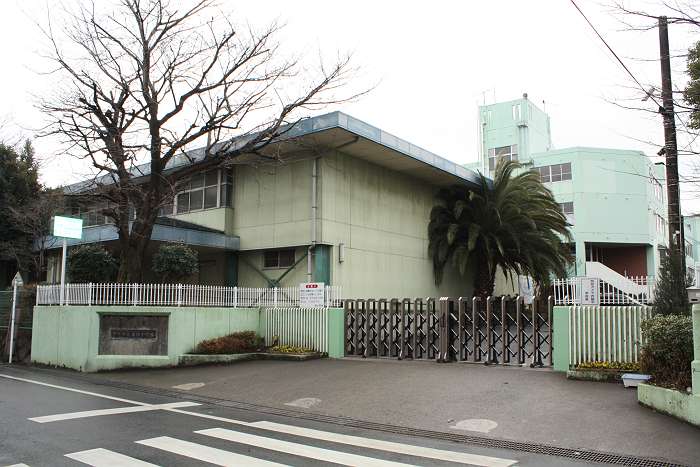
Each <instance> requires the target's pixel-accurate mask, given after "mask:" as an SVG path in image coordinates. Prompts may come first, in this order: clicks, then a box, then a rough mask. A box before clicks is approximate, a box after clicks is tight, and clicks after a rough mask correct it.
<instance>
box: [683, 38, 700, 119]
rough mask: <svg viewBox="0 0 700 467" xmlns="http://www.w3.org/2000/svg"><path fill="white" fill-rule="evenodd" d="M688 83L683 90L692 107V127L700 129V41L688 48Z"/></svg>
mask: <svg viewBox="0 0 700 467" xmlns="http://www.w3.org/2000/svg"><path fill="white" fill-rule="evenodd" d="M687 71H688V77H689V80H688V85H687V86H686V88H685V91H684V92H683V98H684V99H685V101H686V103H687V104H688V105H690V106H691V107H692V110H691V112H690V127H691V128H694V129H696V130H698V129H700V42H698V43H696V44H695V45H694V46H693V47H691V48H690V50H688V68H687Z"/></svg>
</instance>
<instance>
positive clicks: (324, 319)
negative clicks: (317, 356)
mask: <svg viewBox="0 0 700 467" xmlns="http://www.w3.org/2000/svg"><path fill="white" fill-rule="evenodd" d="M263 316H264V320H265V342H266V343H268V345H270V344H272V343H273V342H274V341H275V340H277V342H278V343H279V344H283V345H294V346H300V347H305V348H307V349H312V350H315V351H317V352H328V333H327V330H328V309H326V308H263Z"/></svg>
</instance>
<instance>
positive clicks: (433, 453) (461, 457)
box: [248, 422, 517, 467]
mask: <svg viewBox="0 0 700 467" xmlns="http://www.w3.org/2000/svg"><path fill="white" fill-rule="evenodd" d="M248 426H251V427H255V428H261V429H264V430H270V431H276V432H280V433H286V434H289V435H295V436H303V437H306V438H314V439H318V440H322V441H330V442H333V443H341V444H349V445H352V446H360V447H365V448H370V449H378V450H381V451H389V452H395V453H398V454H407V455H409V456H418V457H427V458H430V459H438V460H444V461H452V462H462V463H465V464H471V465H479V466H483V467H507V466H510V465H513V464H515V463H516V462H517V461H515V460H511V459H501V458H498V457H489V456H481V455H478V454H468V453H464V452H455V451H444V450H441V449H434V448H428V447H423V446H415V445H411V444H401V443H395V442H391V441H382V440H378V439H370V438H362V437H360V436H352V435H344V434H341V433H333V432H329V431H321V430H313V429H310V428H302V427H298V426H293V425H283V424H281V423H274V422H252V423H249V424H248Z"/></svg>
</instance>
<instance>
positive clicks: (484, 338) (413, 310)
mask: <svg viewBox="0 0 700 467" xmlns="http://www.w3.org/2000/svg"><path fill="white" fill-rule="evenodd" d="M552 303H553V302H552V298H551V297H549V298H548V299H547V300H544V301H543V300H539V299H535V301H534V302H533V304H531V305H525V304H524V303H523V300H522V299H521V298H519V297H516V298H509V297H497V298H489V299H487V300H483V301H482V300H480V299H479V298H477V297H474V298H466V297H460V298H457V299H454V298H449V297H442V298H440V299H437V300H436V299H433V298H428V299H425V300H424V299H420V298H418V299H414V300H411V299H408V298H406V299H403V300H399V299H392V300H385V299H382V300H345V305H344V306H345V354H346V355H348V356H352V355H354V356H362V357H383V358H397V359H405V358H406V359H430V360H436V361H440V362H447V361H470V362H482V363H489V364H490V363H493V364H517V365H522V364H526V363H529V364H530V365H532V366H550V365H551V364H552Z"/></svg>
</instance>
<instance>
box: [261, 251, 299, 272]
mask: <svg viewBox="0 0 700 467" xmlns="http://www.w3.org/2000/svg"><path fill="white" fill-rule="evenodd" d="M288 252H291V253H292V255H291V258H292V261H291V263H289V264H286V263H285V264H282V261H281V260H282V254H283V253H288ZM269 254H274V255H275V256H276V259H277V261H276V262H275V264H274V265H270V266H268V262H267V259H268V255H269ZM296 261H297V249H296V248H275V249H270V250H265V251H263V256H262V269H286V268H291V267H292V266H294V264H296Z"/></svg>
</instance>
